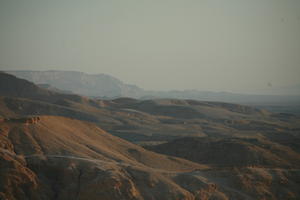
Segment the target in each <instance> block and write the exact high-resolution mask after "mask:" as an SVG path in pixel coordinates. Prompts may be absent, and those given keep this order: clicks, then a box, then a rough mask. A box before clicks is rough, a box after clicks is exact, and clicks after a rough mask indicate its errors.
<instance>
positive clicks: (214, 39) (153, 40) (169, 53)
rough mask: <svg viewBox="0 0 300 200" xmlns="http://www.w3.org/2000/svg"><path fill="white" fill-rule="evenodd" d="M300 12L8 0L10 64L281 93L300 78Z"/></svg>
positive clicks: (196, 4)
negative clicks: (281, 90)
mask: <svg viewBox="0 0 300 200" xmlns="http://www.w3.org/2000/svg"><path fill="white" fill-rule="evenodd" d="M229 2H230V3H229ZM299 11H300V1H297V0H286V1H281V0H265V1H261V0H260V1H259V0H253V1H246V0H242V1H240V0H230V1H226V3H225V2H224V1H217V0H213V1H208V0H205V1H204V0H201V1H191V0H189V1H179V0H173V1H147V2H145V1H133V0H129V1H126V2H125V1H101V2H100V1H96V0H91V1H88V2H86V1H79V0H72V1H71V0H61V1H40V0H28V1H20V0H19V1H6V0H4V1H1V2H0V29H1V31H0V60H1V62H0V69H1V70H42V71H43V70H72V71H82V72H85V73H89V74H98V73H105V74H110V75H112V76H114V77H116V78H119V79H120V80H122V81H123V82H125V83H129V84H136V85H138V86H139V87H142V88H144V89H150V90H171V89H178V90H183V89H197V90H211V91H228V92H239V93H265V92H269V93H272V88H274V89H275V90H277V89H278V88H279V89H280V88H281V89H284V88H285V87H287V86H295V87H296V86H297V85H298V86H299V85H300V78H299V77H300V76H299V75H300V66H299V65H300V56H299V52H300V12H299ZM297 91H299V90H297ZM273 92H274V93H276V91H273ZM295 94H298V93H295Z"/></svg>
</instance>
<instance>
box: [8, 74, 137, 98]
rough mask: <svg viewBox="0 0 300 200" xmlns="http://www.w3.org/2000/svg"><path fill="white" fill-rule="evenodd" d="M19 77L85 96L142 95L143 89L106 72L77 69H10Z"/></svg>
mask: <svg viewBox="0 0 300 200" xmlns="http://www.w3.org/2000/svg"><path fill="white" fill-rule="evenodd" d="M8 73H10V74H13V75H15V76H17V77H19V78H23V79H27V80H29V81H32V82H34V83H35V84H49V85H51V86H52V87H54V88H58V89H60V90H65V91H70V92H72V93H75V94H80V95H85V96H102V97H119V96H128V97H140V96H141V95H142V94H143V90H142V89H141V88H139V87H137V86H135V85H127V84H125V83H123V82H122V81H120V80H118V79H116V78H114V77H112V76H110V75H106V74H95V75H90V74H86V73H83V72H76V71H8Z"/></svg>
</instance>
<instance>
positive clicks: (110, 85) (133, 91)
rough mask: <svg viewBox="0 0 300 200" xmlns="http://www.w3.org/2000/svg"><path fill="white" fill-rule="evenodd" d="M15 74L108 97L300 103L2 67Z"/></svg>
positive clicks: (287, 98) (299, 99)
mask: <svg viewBox="0 0 300 200" xmlns="http://www.w3.org/2000/svg"><path fill="white" fill-rule="evenodd" d="M6 72H7V73H9V74H13V75H15V76H17V77H19V78H23V79H26V80H29V81H32V82H34V83H35V84H39V85H40V86H42V87H46V88H48V89H51V88H52V89H54V90H56V91H59V90H61V91H64V92H65V91H69V92H71V93H74V94H78V95H84V96H90V97H91V96H92V97H99V98H106V99H112V98H117V97H131V98H140V99H153V98H176V99H195V100H201V101H220V102H229V103H242V104H249V105H268V106H270V105H272V106H274V105H276V106H278V105H280V106H282V105H297V106H298V105H300V103H299V102H300V95H299V96H290V95H255V94H254V95H249V94H238V93H229V92H211V91H198V90H172V91H148V90H144V89H142V88H140V87H138V86H136V85H129V84H125V83H123V82H122V81H120V80H119V79H117V78H114V77H112V76H110V75H107V74H86V73H83V72H77V71H6Z"/></svg>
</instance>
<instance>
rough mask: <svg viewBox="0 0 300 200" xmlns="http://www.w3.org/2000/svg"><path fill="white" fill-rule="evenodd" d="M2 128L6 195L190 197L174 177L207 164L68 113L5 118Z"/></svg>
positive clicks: (2, 191)
mask: <svg viewBox="0 0 300 200" xmlns="http://www.w3.org/2000/svg"><path fill="white" fill-rule="evenodd" d="M0 130H1V134H0V136H1V140H0V144H1V149H0V155H1V176H0V177H1V181H0V182H1V184H0V185H1V186H0V188H1V189H0V196H1V198H4V199H5V198H7V199H20V197H22V199H70V198H72V199H120V198H125V199H152V198H154V199H158V198H163V199H168V198H169V199H170V198H174V199H175V198H180V197H181V198H189V197H192V196H193V194H192V193H190V192H188V191H186V190H185V189H183V188H182V187H181V186H180V185H178V184H176V183H175V182H174V181H173V180H172V178H170V177H171V176H176V174H178V173H185V172H191V171H193V170H195V169H203V168H206V167H205V166H202V165H198V164H196V163H192V162H189V161H186V160H183V159H180V158H175V157H169V156H165V155H160V154H157V153H154V152H150V151H147V150H145V149H143V148H141V147H139V146H137V145H134V144H131V143H129V142H126V141H124V140H122V139H120V138H117V137H114V136H112V135H110V134H108V133H106V132H105V131H103V130H102V129H100V128H99V127H97V126H95V125H93V124H90V123H87V122H82V121H78V120H73V119H68V118H63V117H51V116H39V117H28V118H11V119H6V120H3V121H2V122H0ZM167 174H169V175H167ZM169 176H170V177H169ZM139 182H141V183H140V184H139ZM150 191H153V193H152V192H150Z"/></svg>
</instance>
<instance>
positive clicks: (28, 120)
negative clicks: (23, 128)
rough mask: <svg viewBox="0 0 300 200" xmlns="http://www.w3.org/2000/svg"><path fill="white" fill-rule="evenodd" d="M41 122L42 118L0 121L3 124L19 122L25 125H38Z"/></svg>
mask: <svg viewBox="0 0 300 200" xmlns="http://www.w3.org/2000/svg"><path fill="white" fill-rule="evenodd" d="M40 120H41V118H40V117H22V118H5V119H2V120H0V121H3V122H17V123H23V124H36V123H38V122H39V121H40Z"/></svg>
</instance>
